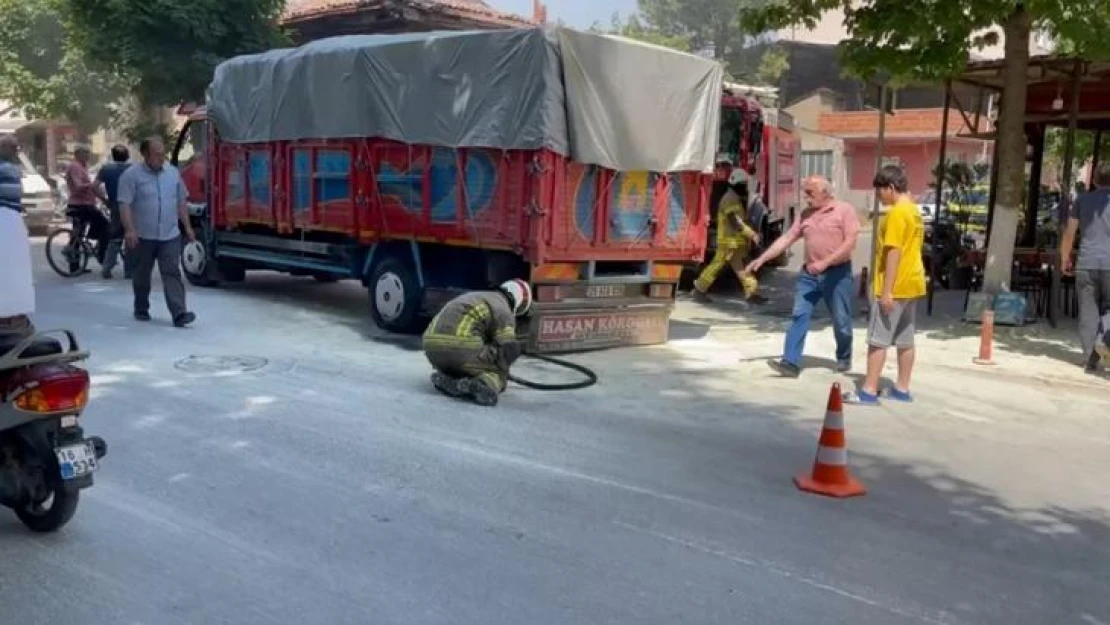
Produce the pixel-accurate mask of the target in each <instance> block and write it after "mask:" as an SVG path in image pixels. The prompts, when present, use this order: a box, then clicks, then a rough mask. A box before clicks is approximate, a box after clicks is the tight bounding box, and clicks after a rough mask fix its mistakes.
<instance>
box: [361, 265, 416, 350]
mask: <svg viewBox="0 0 1110 625" xmlns="http://www.w3.org/2000/svg"><path fill="white" fill-rule="evenodd" d="M367 289H368V290H369V292H370V316H372V317H373V318H374V323H376V324H377V325H378V327H379V328H381V329H383V330H388V331H390V332H397V333H398V334H414V333H416V332H419V331H420V326H421V323H420V322H421V319H420V303H421V301H422V300H423V292H422V289H421V288H420V282H419V281H418V280H417V279H416V273H415V272H414V271H413V270H412V268H411V267H409V265H408V263H405V262H404V261H402V260H401V259H399V258H397V257H395V256H391V257H389V258H386V259H385V260H383V261H382V262H380V263H378V265H377V266H376V267H375V268H374V272H373V274H371V277H370V284H369V285H368V286H367Z"/></svg>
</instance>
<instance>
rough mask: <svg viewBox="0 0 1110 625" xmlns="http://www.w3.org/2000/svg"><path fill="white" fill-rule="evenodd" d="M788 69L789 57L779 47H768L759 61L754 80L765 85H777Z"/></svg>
mask: <svg viewBox="0 0 1110 625" xmlns="http://www.w3.org/2000/svg"><path fill="white" fill-rule="evenodd" d="M789 69H790V57H789V56H788V55H787V54H786V51H785V50H783V49H782V48H780V47H779V46H768V47H767V49H766V50H765V51H764V52H763V56H762V57H760V59H759V67H758V68H757V69H756V72H755V78H756V80H757V81H758V82H759V83H761V84H765V85H772V86H773V85H777V84H778V83H779V79H780V78H782V75H783V74H785V73H786V72H787V71H788V70H789Z"/></svg>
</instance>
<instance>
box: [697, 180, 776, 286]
mask: <svg viewBox="0 0 1110 625" xmlns="http://www.w3.org/2000/svg"><path fill="white" fill-rule="evenodd" d="M728 187H729V188H728V191H726V192H725V194H724V195H723V196H721V203H720V205H719V206H718V208H717V251H716V253H714V254H713V260H711V261H710V262H709V265H707V266H706V268H705V269H704V270H702V272H701V275H700V276H698V279H697V280H696V281H695V282H694V298H695V299H697V300H700V301H709V295H708V291H709V287H711V286H713V283H714V282H716V281H717V276H719V275H720V273H721V270H722V269H724V268H725V266H726V265H728V266H730V267H731V268H732V270H733V271H734V272H736V277H737V278H739V279H740V286H741V287H743V289H744V297H746V298H747V299H748V301H749V302H752V303H757V304H758V303H761V302H763V301H764V300H763V297H762V296H760V295H759V293H757V292H756V291H757V290H758V289H759V282H758V281H757V280H756V279H755V276H754V275H752V274H750V273H745V272H744V265H745V264H746V263H747V258H748V252H749V250H751V246H752V245H753V244H754V245H759V234H758V233H757V232H756V231H755V230H752V228H751V226H749V225H748V224H747V223H745V221H744V220H745V219H747V212H748V211H747V207H746V204H747V201H748V177H747V174H745V173H744V170H742V169H739V168H737V169H733V170H732V173H731V174H729V176H728Z"/></svg>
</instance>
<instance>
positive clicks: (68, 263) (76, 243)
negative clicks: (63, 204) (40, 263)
mask: <svg viewBox="0 0 1110 625" xmlns="http://www.w3.org/2000/svg"><path fill="white" fill-rule="evenodd" d="M92 229H93V228H92V224H89V223H84V224H81V234H80V236H76V237H75V236H74V229H73V227H68V228H58V229H57V230H55V231H53V232H51V233H50V236H48V237H47V238H46V246H45V248H46V249H45V251H46V262H47V263H49V264H50V268H51V269H53V270H54V271H55V272H56V273H57V274H58V275H60V276H62V277H63V278H72V277H75V276H80V275H83V274H86V273H88V272H89V259H90V258H94V257H95V258H96V259H97V260H98V262H101V263H103V254H104V252H105V251H106V250H102V249H100V247H99V243H95V244H94V243H93V241H92V240H91V239H90V238H89V234H90V233H91V231H92ZM63 241H64V242H63Z"/></svg>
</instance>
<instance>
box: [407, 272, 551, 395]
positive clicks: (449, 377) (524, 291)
mask: <svg viewBox="0 0 1110 625" xmlns="http://www.w3.org/2000/svg"><path fill="white" fill-rule="evenodd" d="M531 306H532V289H531V288H530V287H529V286H528V283H527V282H525V281H524V280H509V281H508V282H505V283H503V284H502V285H501V286H500V287H499V288H498V290H496V291H474V292H472V293H465V294H463V295H460V296H458V297H456V298H455V299H453V300H451V301H450V302H448V303H447V305H446V306H444V307H443V310H441V311H439V314H438V315H436V316H435V319H433V320H432V323H431V325H429V326H428V329H427V330H426V331H425V332H424V355H425V356H427V357H428V362H430V363H432V367H434V368H435V373H433V374H432V384H433V385H434V386H435V387H436V389H437V390H438V391H439V392H441V393H443V394H444V395H448V396H450V397H458V398H463V399H470V400H472V401H473V402H475V403H477V404H480V405H482V406H496V405H497V397H498V395H500V394H501V392H502V391H504V390H505V384H506V382H507V381H508V380H507V378H508V375H509V367H511V366H512V364H513V362H515V361H516V359H517V358H519V357H520V353H521V349H522V346H521V344H520V343H519V342H518V341H517V339H516V318H517V317H518V316H523V315H524V314H526V313H527V312H528V309H529V308H531Z"/></svg>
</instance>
